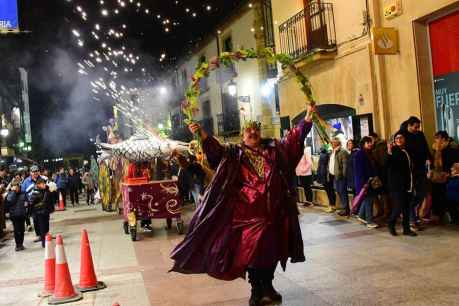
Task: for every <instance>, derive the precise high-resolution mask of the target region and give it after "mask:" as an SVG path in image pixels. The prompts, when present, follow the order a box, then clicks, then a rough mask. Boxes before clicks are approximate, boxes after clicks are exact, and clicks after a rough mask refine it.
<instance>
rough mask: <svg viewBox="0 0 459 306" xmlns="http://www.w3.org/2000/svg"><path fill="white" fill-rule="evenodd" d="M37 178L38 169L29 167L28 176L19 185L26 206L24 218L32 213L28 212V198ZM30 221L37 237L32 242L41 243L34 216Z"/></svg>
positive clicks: (38, 174)
mask: <svg viewBox="0 0 459 306" xmlns="http://www.w3.org/2000/svg"><path fill="white" fill-rule="evenodd" d="M39 178H40V169H39V168H38V166H36V165H34V166H32V167H30V176H29V177H27V178H26V179H25V180H24V182H22V185H21V192H22V193H23V194H25V200H26V206H27V215H26V218H27V217H30V215H31V213H32V212H31V210H30V207H31V206H30V203H31V201H30V196H31V195H32V191H33V190H34V188H35V185H36V183H37V180H38V179H39ZM32 220H33V227H34V230H35V234H36V235H37V238H36V239H35V240H34V242H40V241H41V238H40V232H39V227H38V226H37V224H38V220H37V219H36V218H35V217H34V216H32Z"/></svg>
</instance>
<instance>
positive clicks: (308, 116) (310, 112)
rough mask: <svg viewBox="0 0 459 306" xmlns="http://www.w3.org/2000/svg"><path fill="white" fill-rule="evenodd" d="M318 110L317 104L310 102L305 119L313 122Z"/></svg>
mask: <svg viewBox="0 0 459 306" xmlns="http://www.w3.org/2000/svg"><path fill="white" fill-rule="evenodd" d="M315 112H316V105H315V104H309V105H308V107H307V113H306V117H305V120H306V122H312V116H313V114H314V113H315Z"/></svg>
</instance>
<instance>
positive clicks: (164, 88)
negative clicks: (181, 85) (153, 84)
mask: <svg viewBox="0 0 459 306" xmlns="http://www.w3.org/2000/svg"><path fill="white" fill-rule="evenodd" d="M159 94H160V95H161V96H165V95H167V88H166V87H164V86H161V87H160V88H159Z"/></svg>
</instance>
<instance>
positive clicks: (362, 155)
mask: <svg viewBox="0 0 459 306" xmlns="http://www.w3.org/2000/svg"><path fill="white" fill-rule="evenodd" d="M372 150H373V140H372V139H371V137H368V136H365V137H363V138H362V140H361V141H360V150H359V151H358V152H356V153H355V158H354V185H355V192H356V194H359V193H360V192H361V191H362V189H363V188H364V187H365V185H366V184H369V181H370V179H371V178H374V177H376V176H377V174H376V167H375V163H374V161H373V157H372V156H371V151H372ZM375 197H376V195H375V194H374V193H373V192H372V191H371V190H370V188H368V192H367V194H366V196H365V199H364V200H363V202H362V204H361V206H360V210H359V216H358V219H359V221H360V222H362V223H364V224H366V225H367V227H368V228H377V227H378V225H377V224H376V223H374V222H373V202H374V200H375Z"/></svg>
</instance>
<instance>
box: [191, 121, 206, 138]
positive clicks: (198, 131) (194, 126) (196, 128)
mask: <svg viewBox="0 0 459 306" xmlns="http://www.w3.org/2000/svg"><path fill="white" fill-rule="evenodd" d="M188 129H189V130H190V132H191V133H193V135H198V136H199V137H200V138H201V140H205V139H206V138H207V133H206V132H205V131H204V130H203V129H202V128H201V125H200V124H199V123H196V122H193V123H191V124H189V125H188Z"/></svg>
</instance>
